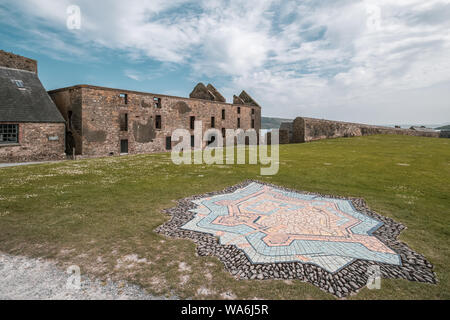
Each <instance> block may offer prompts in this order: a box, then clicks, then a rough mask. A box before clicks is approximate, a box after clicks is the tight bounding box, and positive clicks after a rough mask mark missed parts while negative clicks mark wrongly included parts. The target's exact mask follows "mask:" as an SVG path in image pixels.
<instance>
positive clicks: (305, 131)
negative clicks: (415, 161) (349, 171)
mask: <svg viewBox="0 0 450 320" xmlns="http://www.w3.org/2000/svg"><path fill="white" fill-rule="evenodd" d="M375 134H399V135H408V136H421V137H434V138H439V136H440V132H438V131H432V130H429V131H418V130H412V129H400V128H391V127H383V126H374V125H368V124H361V123H352V122H341V121H332V120H324V119H313V118H305V117H298V118H296V119H295V120H294V122H293V129H292V141H291V142H292V143H302V142H310V141H315V140H322V139H332V138H340V137H359V136H369V135H375Z"/></svg>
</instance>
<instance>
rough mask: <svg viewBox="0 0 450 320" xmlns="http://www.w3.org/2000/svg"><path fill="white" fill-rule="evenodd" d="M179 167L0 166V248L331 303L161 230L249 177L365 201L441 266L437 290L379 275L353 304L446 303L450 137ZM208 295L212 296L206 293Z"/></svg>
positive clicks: (99, 270) (226, 291) (369, 140)
mask: <svg viewBox="0 0 450 320" xmlns="http://www.w3.org/2000/svg"><path fill="white" fill-rule="evenodd" d="M259 169H260V168H259V166H252V165H235V166H226V165H212V166H207V165H197V166H194V165H192V166H187V165H185V166H176V165H174V164H173V163H172V162H171V159H170V155H169V154H152V155H136V156H124V157H115V158H104V159H91V160H82V161H72V162H70V161H66V162H61V163H56V164H42V165H33V166H27V167H14V168H4V169H0V180H1V184H0V251H3V252H7V253H11V254H16V255H27V256H32V257H43V258H49V259H55V260H57V261H58V262H59V263H60V265H61V266H62V267H66V266H68V265H72V264H76V265H79V266H80V267H81V271H82V273H87V274H90V275H93V276H97V277H100V278H101V279H107V278H108V277H110V278H111V279H113V280H127V281H129V282H131V283H135V284H139V285H141V286H142V287H144V288H146V289H147V290H148V291H149V292H150V293H153V294H158V295H161V294H166V295H177V296H178V297H181V298H194V299H197V298H199V299H204V298H207V299H212V298H215V299H222V298H224V297H225V296H228V297H233V298H240V299H252V298H263V299H334V296H332V295H330V294H327V293H325V292H323V291H321V290H320V289H318V288H317V287H315V286H313V285H311V284H308V283H303V282H300V281H282V280H270V281H269V280H268V281H260V280H248V281H242V280H236V279H234V278H233V277H232V276H231V275H230V274H229V273H228V272H226V271H225V270H224V268H223V264H222V263H221V262H220V261H219V260H218V259H217V258H214V257H199V256H197V255H196V249H195V244H194V243H193V242H191V241H189V240H181V239H168V238H165V237H163V236H161V235H160V234H156V233H155V232H154V231H153V230H154V229H155V228H156V227H157V226H159V225H161V224H162V223H164V222H165V221H167V220H168V216H166V215H165V214H164V213H162V212H161V210H162V209H164V208H169V207H173V206H175V202H174V201H175V200H177V199H181V198H184V197H187V196H190V195H193V194H203V193H205V192H209V191H214V190H222V189H224V188H225V187H227V186H231V185H234V184H236V183H239V182H241V181H243V180H245V179H258V180H261V181H266V182H271V183H274V184H278V185H281V186H285V187H289V188H295V189H298V190H307V191H311V192H319V193H325V194H336V195H342V196H356V197H363V198H365V199H366V200H367V202H368V204H369V206H370V207H371V208H372V209H373V210H374V211H376V212H378V213H380V214H382V215H385V216H389V217H391V218H393V219H395V220H396V221H398V222H401V223H403V224H405V225H406V226H407V228H408V229H407V230H405V231H404V232H403V233H402V234H401V236H400V239H401V240H402V241H404V242H406V243H407V244H408V245H409V246H410V247H411V248H412V249H413V250H414V251H416V252H418V253H421V254H423V255H425V257H426V258H427V259H428V260H429V261H430V262H431V263H432V264H433V265H434V266H435V271H436V273H437V277H438V280H439V284H438V285H429V284H422V283H415V282H410V281H406V280H384V279H383V280H382V286H381V290H368V289H363V290H362V291H361V292H360V293H359V294H358V295H356V296H353V297H351V299H450V281H449V280H450V270H449V265H450V245H449V240H450V228H449V226H450V183H449V181H450V140H448V139H434V138H423V137H409V136H370V137H356V138H342V139H334V140H322V141H318V142H313V143H308V144H297V145H282V146H280V171H279V173H278V175H276V176H267V177H262V176H259ZM205 292H206V293H205Z"/></svg>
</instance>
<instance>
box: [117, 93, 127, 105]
mask: <svg viewBox="0 0 450 320" xmlns="http://www.w3.org/2000/svg"><path fill="white" fill-rule="evenodd" d="M119 97H120V98H121V99H122V101H123V103H124V104H128V94H126V93H121V94H119Z"/></svg>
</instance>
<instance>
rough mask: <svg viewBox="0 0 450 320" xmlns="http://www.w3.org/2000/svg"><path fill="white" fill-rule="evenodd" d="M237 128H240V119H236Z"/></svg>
mask: <svg viewBox="0 0 450 320" xmlns="http://www.w3.org/2000/svg"><path fill="white" fill-rule="evenodd" d="M237 127H238V128H240V127H241V118H237Z"/></svg>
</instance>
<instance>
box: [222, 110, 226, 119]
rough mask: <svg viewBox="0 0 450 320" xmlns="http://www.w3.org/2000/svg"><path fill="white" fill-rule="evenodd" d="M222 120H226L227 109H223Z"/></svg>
mask: <svg viewBox="0 0 450 320" xmlns="http://www.w3.org/2000/svg"><path fill="white" fill-rule="evenodd" d="M222 120H225V109H222Z"/></svg>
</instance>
